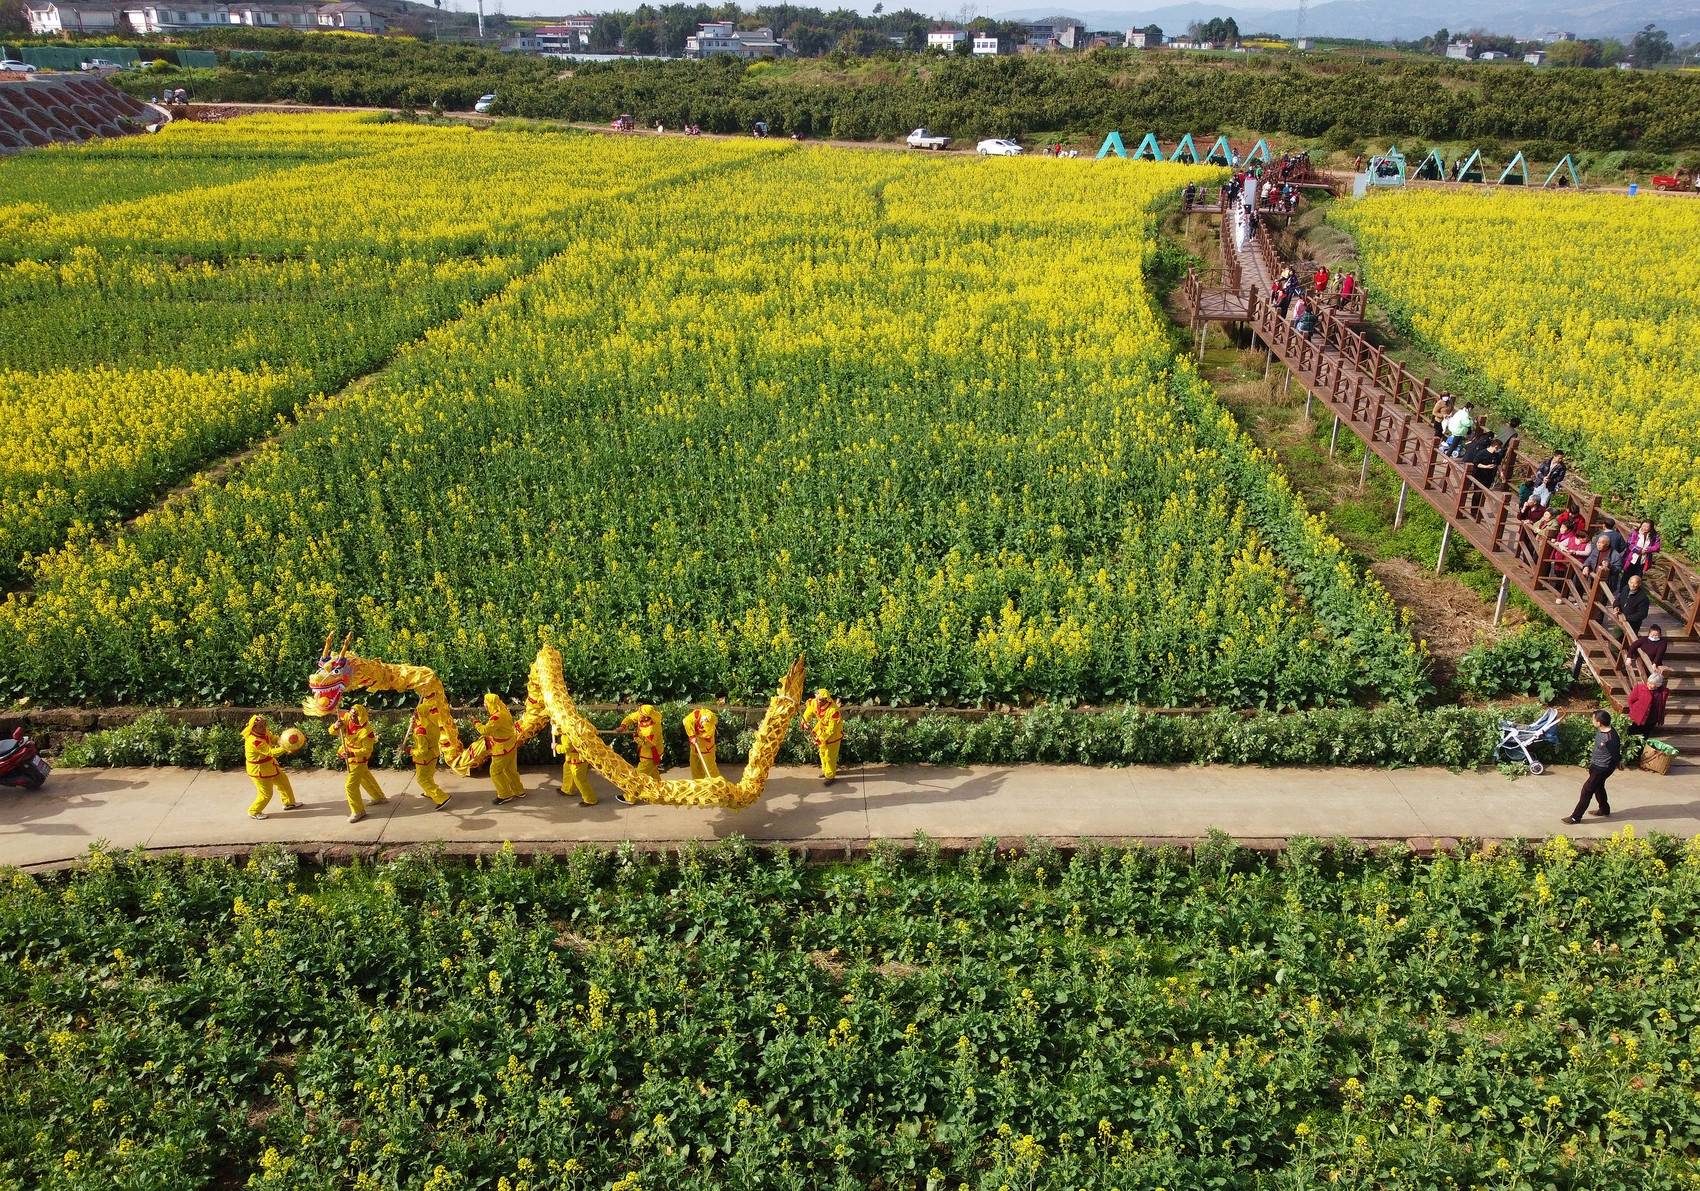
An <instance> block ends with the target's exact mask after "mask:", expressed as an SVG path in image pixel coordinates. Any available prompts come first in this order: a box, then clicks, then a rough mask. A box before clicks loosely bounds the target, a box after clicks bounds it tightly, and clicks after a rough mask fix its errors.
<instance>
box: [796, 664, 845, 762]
mask: <svg viewBox="0 0 1700 1191" xmlns="http://www.w3.org/2000/svg"><path fill="white" fill-rule="evenodd" d="M803 726H804V727H805V728H807V729H808V730H809V734H810V735H811V736H813V737H814V738H815V744H816V746H817V747H819V749H820V775H821V777H823V778H825V779H826V784H827V785H829V786H830V785H832V783H833V782H835V781H837V780H838V746H839V745H841V744H843V743H844V717H843V715H841V714H840V713H839V710H838V704H837V703H836V702H834V701H833V698H832V693H831V692H830V691H828V690H827V689H826V688H825V687H822V688H820V690H818V691H816V692H815V697H814V698H813V699H810V700H809V701H808V702H807V703H805V704H803Z"/></svg>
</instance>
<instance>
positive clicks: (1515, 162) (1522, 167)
mask: <svg viewBox="0 0 1700 1191" xmlns="http://www.w3.org/2000/svg"><path fill="white" fill-rule="evenodd" d="M1512 170H1516V171H1517V176H1516V177H1515V178H1513V177H1512V176H1511V171H1512ZM1499 184H1500V185H1501V186H1527V185H1528V184H1529V163H1528V162H1526V161H1524V160H1523V150H1521V149H1519V150H1517V156H1515V157H1513V158H1512V159H1511V164H1510V165H1508V166H1506V167H1505V172H1504V173H1502V174H1500V175H1499Z"/></svg>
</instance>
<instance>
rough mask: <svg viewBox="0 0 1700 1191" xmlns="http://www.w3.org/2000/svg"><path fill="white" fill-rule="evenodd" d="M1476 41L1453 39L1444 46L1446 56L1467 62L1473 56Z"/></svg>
mask: <svg viewBox="0 0 1700 1191" xmlns="http://www.w3.org/2000/svg"><path fill="white" fill-rule="evenodd" d="M1475 48H1476V43H1475V42H1473V41H1455V42H1453V43H1452V44H1451V45H1449V46H1447V47H1446V56H1447V57H1448V58H1451V59H1454V60H1455V61H1458V62H1468V61H1469V60H1470V59H1471V58H1472V57H1474V56H1475V55H1474V50H1475Z"/></svg>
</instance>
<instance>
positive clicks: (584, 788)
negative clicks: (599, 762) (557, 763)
mask: <svg viewBox="0 0 1700 1191" xmlns="http://www.w3.org/2000/svg"><path fill="white" fill-rule="evenodd" d="M569 794H577V795H578V800H579V801H580V802H581V803H583V804H584V805H585V806H595V805H596V791H594V790H592V789H591V788H590V766H589V765H588V764H586V763H585V762H583V761H576V762H575V761H566V762H563V763H562V765H561V797H563V798H565V797H566V796H567V795H569Z"/></svg>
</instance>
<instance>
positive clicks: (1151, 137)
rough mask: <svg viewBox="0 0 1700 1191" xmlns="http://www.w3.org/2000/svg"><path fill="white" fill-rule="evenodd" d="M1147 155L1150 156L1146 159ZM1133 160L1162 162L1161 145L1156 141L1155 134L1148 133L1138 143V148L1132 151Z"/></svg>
mask: <svg viewBox="0 0 1700 1191" xmlns="http://www.w3.org/2000/svg"><path fill="white" fill-rule="evenodd" d="M1147 153H1149V154H1150V155H1151V156H1150V157H1149V158H1147V157H1146V154H1147ZM1133 159H1134V160H1135V161H1146V160H1150V161H1162V160H1163V143H1162V142H1161V141H1159V140H1158V139H1157V134H1156V133H1154V132H1148V133H1146V134H1145V139H1144V140H1142V141H1140V142H1139V148H1138V149H1137V150H1135V151H1134V154H1133Z"/></svg>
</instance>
